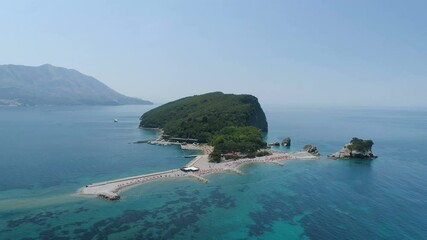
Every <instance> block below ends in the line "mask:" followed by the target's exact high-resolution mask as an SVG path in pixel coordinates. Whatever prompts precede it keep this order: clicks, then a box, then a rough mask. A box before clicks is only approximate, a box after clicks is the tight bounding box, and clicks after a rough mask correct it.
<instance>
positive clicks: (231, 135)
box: [210, 126, 267, 162]
mask: <svg viewBox="0 0 427 240" xmlns="http://www.w3.org/2000/svg"><path fill="white" fill-rule="evenodd" d="M211 145H212V146H214V151H213V152H212V153H211V154H210V158H211V161H214V162H220V161H221V156H222V155H223V154H230V157H231V158H235V159H237V158H239V157H255V156H257V154H258V156H261V155H265V154H266V153H265V152H257V151H258V150H259V149H261V148H265V147H266V146H267V143H266V142H265V141H264V139H263V138H262V136H261V133H260V131H259V129H257V128H256V127H252V126H249V127H226V128H224V129H222V130H221V131H220V132H219V133H217V134H216V135H215V136H214V137H213V139H212V141H211Z"/></svg>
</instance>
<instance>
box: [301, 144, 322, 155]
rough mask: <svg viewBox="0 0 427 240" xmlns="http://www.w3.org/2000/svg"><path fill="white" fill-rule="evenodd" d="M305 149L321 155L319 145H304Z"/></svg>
mask: <svg viewBox="0 0 427 240" xmlns="http://www.w3.org/2000/svg"><path fill="white" fill-rule="evenodd" d="M303 150H304V151H306V152H308V153H310V154H312V155H314V156H319V155H320V153H319V151H318V150H317V147H316V146H314V145H310V144H307V145H305V146H304V148H303Z"/></svg>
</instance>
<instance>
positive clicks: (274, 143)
mask: <svg viewBox="0 0 427 240" xmlns="http://www.w3.org/2000/svg"><path fill="white" fill-rule="evenodd" d="M268 146H270V147H271V146H280V143H279V142H273V143H269V144H268Z"/></svg>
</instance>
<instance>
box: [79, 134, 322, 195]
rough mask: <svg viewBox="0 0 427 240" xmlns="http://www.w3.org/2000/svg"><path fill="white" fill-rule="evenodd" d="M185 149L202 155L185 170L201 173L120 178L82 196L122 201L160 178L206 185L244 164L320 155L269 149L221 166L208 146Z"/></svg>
mask: <svg viewBox="0 0 427 240" xmlns="http://www.w3.org/2000/svg"><path fill="white" fill-rule="evenodd" d="M149 143H150V144H158V145H171V144H178V143H173V142H167V141H163V140H162V141H159V140H154V141H150V142H149ZM179 145H180V146H181V148H182V149H183V150H200V151H201V152H202V154H201V155H198V156H196V157H195V158H194V159H192V160H191V161H190V162H188V163H187V164H186V165H185V166H184V167H195V168H197V169H198V170H197V171H193V172H185V171H182V170H181V169H170V170H167V171H162V172H155V173H150V174H144V175H138V176H132V177H127V178H121V179H114V180H109V181H104V182H98V183H92V184H89V185H87V186H85V187H83V188H81V189H79V193H80V194H82V195H91V196H99V197H102V198H106V199H109V200H118V199H120V195H119V194H120V192H121V191H123V190H125V189H126V188H129V187H131V186H135V185H139V184H143V183H148V182H152V181H156V180H160V179H176V178H194V179H196V180H198V181H201V182H203V183H207V182H208V179H206V178H204V176H206V175H208V174H213V173H225V172H229V173H235V174H242V172H241V171H240V170H239V168H240V167H241V166H243V165H246V164H250V163H274V164H279V165H282V164H283V162H284V161H286V160H292V159H314V158H317V156H313V155H312V154H309V153H307V152H304V151H301V152H294V153H284V152H277V151H273V150H269V152H270V153H271V155H268V156H262V157H255V158H242V159H238V160H230V161H224V162H220V163H213V162H209V154H210V153H211V152H212V151H213V148H212V147H211V146H209V145H204V144H201V145H195V144H179Z"/></svg>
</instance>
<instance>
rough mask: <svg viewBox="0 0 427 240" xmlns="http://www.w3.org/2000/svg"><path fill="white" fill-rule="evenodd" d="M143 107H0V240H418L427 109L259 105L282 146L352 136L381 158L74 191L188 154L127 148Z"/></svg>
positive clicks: (332, 145)
mask: <svg viewBox="0 0 427 240" xmlns="http://www.w3.org/2000/svg"><path fill="white" fill-rule="evenodd" d="M150 108H151V107H147V106H120V107H65V108H58V107H35V108H0V116H1V118H0V146H1V148H0V150H1V151H0V239H427V237H426V236H427V228H426V226H427V208H426V206H427V186H426V183H427V174H426V172H427V156H426V154H425V153H424V151H425V150H424V144H425V139H427V110H423V109H421V110H420V109H418V110H417V109H351V110H347V109H297V108H295V109H294V108H282V107H274V106H267V107H264V109H265V111H266V114H267V119H268V120H269V129H270V132H269V134H268V135H267V136H266V138H267V139H268V141H269V142H271V141H276V140H280V139H282V138H284V137H286V136H290V137H291V138H292V141H293V146H292V148H291V149H285V148H280V149H281V150H283V151H293V150H298V149H300V148H302V146H303V145H304V144H307V143H311V144H315V145H317V146H318V147H319V149H320V151H321V153H322V154H325V155H326V154H327V153H330V152H333V151H336V150H338V149H339V148H341V146H342V145H343V144H344V143H345V142H347V141H348V140H349V139H350V138H351V137H353V136H357V137H361V138H372V139H373V140H374V141H375V145H374V151H375V153H376V154H377V155H379V156H380V157H379V158H378V159H376V160H373V161H360V160H359V161H357V160H354V161H334V160H329V159H327V158H325V157H321V158H320V159H317V160H304V161H288V162H286V163H285V165H284V166H277V165H260V164H258V165H256V164H255V165H247V166H245V167H244V168H243V171H244V172H245V174H244V175H241V176H238V175H233V174H216V175H210V176H208V178H209V179H210V182H209V183H208V184H202V183H200V182H196V181H193V180H174V181H168V180H161V181H158V182H153V183H149V184H143V185H140V186H138V187H134V188H131V189H129V190H127V191H125V192H123V194H122V196H123V197H122V199H121V200H120V201H118V202H109V201H104V200H101V199H97V198H87V197H80V196H77V195H76V194H75V192H76V191H77V189H78V188H80V187H82V186H84V185H86V184H88V183H92V182H96V181H102V180H107V179H112V178H117V177H124V176H129V175H133V174H141V173H148V172H152V171H159V170H166V169H170V168H176V167H180V166H182V165H183V164H185V163H186V162H187V161H188V159H184V158H182V156H183V155H184V154H186V153H184V152H182V151H181V150H179V149H178V148H176V147H160V146H150V145H146V144H131V143H132V142H135V141H138V140H144V139H151V138H154V137H155V136H156V134H157V133H156V132H155V131H149V130H141V129H138V128H137V126H138V118H139V116H140V115H141V114H142V113H143V112H145V111H147V110H148V109H150ZM115 118H118V119H119V122H118V123H114V122H113V119H115Z"/></svg>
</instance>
